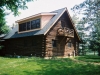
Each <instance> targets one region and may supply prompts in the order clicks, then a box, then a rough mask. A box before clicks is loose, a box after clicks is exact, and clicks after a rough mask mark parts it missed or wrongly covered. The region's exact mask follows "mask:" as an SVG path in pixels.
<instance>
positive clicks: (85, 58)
mask: <svg viewBox="0 0 100 75" xmlns="http://www.w3.org/2000/svg"><path fill="white" fill-rule="evenodd" d="M76 59H78V60H81V61H85V62H94V63H100V56H93V55H92V56H91V55H87V56H81V57H80V56H79V57H76Z"/></svg>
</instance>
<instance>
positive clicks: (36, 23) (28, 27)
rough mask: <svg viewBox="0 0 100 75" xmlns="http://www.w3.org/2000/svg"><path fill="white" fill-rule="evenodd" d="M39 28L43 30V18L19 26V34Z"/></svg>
mask: <svg viewBox="0 0 100 75" xmlns="http://www.w3.org/2000/svg"><path fill="white" fill-rule="evenodd" d="M32 22H34V23H32ZM28 23H29V24H28ZM38 28H41V18H38V19H35V20H30V21H27V22H24V23H21V24H19V32H23V31H28V30H33V29H38Z"/></svg>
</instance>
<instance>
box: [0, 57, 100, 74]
mask: <svg viewBox="0 0 100 75" xmlns="http://www.w3.org/2000/svg"><path fill="white" fill-rule="evenodd" d="M77 58H78V57H77ZM79 58H82V59H84V57H79ZM94 60H95V59H94ZM98 60H99V59H98ZM0 75H100V65H93V64H90V63H88V62H86V63H85V64H84V63H79V61H74V60H72V59H70V58H63V59H48V60H47V59H42V58H34V57H32V58H4V57H0Z"/></svg>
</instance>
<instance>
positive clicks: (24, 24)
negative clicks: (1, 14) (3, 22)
mask: <svg viewBox="0 0 100 75" xmlns="http://www.w3.org/2000/svg"><path fill="white" fill-rule="evenodd" d="M23 31H26V23H23Z"/></svg>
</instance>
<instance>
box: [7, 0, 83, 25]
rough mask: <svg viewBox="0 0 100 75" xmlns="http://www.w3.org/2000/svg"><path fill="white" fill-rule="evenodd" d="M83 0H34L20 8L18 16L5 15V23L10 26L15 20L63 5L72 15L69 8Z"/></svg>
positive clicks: (59, 7)
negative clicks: (23, 8)
mask: <svg viewBox="0 0 100 75" xmlns="http://www.w3.org/2000/svg"><path fill="white" fill-rule="evenodd" d="M83 1H84V0H34V2H29V3H27V6H28V9H26V10H20V12H21V14H20V16H17V17H14V16H13V15H12V14H10V15H8V16H7V17H6V21H7V25H9V26H12V24H13V23H14V22H15V21H16V20H19V19H22V18H25V17H28V16H31V15H35V14H38V13H41V12H51V11H54V10H57V9H61V8H64V7H67V9H68V11H69V13H70V15H72V14H73V13H72V11H71V10H70V9H71V8H72V7H73V6H74V5H76V4H80V3H82V2H83Z"/></svg>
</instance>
